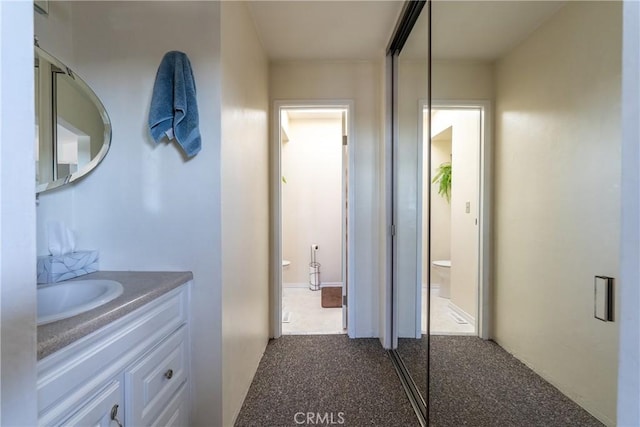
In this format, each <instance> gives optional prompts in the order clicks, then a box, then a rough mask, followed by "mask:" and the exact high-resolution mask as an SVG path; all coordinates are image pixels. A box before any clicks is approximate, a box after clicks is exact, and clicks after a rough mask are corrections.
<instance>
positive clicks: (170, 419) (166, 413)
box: [151, 384, 189, 427]
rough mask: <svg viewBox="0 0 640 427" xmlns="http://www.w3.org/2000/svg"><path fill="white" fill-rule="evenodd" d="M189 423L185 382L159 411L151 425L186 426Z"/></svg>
mask: <svg viewBox="0 0 640 427" xmlns="http://www.w3.org/2000/svg"><path fill="white" fill-rule="evenodd" d="M188 425H189V401H188V400H187V384H182V387H181V388H180V390H178V392H177V393H176V395H175V396H173V399H171V401H170V402H169V403H168V404H167V406H166V407H165V408H164V409H163V410H162V412H160V415H158V418H156V420H155V421H154V422H153V423H151V427H186V426H188Z"/></svg>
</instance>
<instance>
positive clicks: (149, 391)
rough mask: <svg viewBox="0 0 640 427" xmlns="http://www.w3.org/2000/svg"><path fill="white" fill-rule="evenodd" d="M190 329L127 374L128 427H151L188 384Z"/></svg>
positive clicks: (173, 336)
mask: <svg viewBox="0 0 640 427" xmlns="http://www.w3.org/2000/svg"><path fill="white" fill-rule="evenodd" d="M187 354H188V351H187V329H186V328H185V327H184V326H183V327H181V328H180V329H178V330H177V331H176V332H175V333H174V334H173V335H171V336H169V337H168V338H167V339H165V340H164V341H163V342H162V343H160V344H159V345H158V346H157V347H156V348H154V349H153V350H151V351H150V352H149V353H148V354H147V355H145V356H144V357H143V358H142V359H141V360H140V361H139V362H138V363H137V364H135V365H134V366H132V367H131V368H130V369H128V370H127V371H125V374H124V376H125V384H126V386H125V388H126V393H127V420H126V421H127V425H129V426H148V425H150V424H151V422H152V421H153V420H155V419H156V418H158V415H159V414H160V412H162V411H163V410H164V409H165V408H166V406H167V404H168V403H169V402H170V401H171V399H172V397H173V396H174V395H175V394H176V392H177V391H178V389H180V387H181V386H182V384H183V383H184V382H185V381H186V380H187V371H188V357H187Z"/></svg>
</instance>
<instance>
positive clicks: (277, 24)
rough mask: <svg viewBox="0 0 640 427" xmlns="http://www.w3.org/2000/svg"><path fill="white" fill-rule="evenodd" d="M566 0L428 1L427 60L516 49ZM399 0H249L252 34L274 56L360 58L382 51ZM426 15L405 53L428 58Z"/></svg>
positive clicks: (481, 56)
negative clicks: (429, 42) (430, 42)
mask: <svg viewBox="0 0 640 427" xmlns="http://www.w3.org/2000/svg"><path fill="white" fill-rule="evenodd" d="M564 3H565V1H558V0H556V1H521V0H514V1H483V0H475V1H455V0H436V1H434V3H433V6H432V11H433V16H432V23H433V30H432V31H433V33H432V34H433V52H432V55H433V58H434V59H451V60H457V59H465V60H486V61H491V60H495V59H497V58H499V57H501V56H502V55H504V54H505V53H507V52H508V51H509V50H511V49H512V48H514V47H515V46H516V45H517V44H519V43H520V42H521V41H522V40H524V39H525V38H526V37H527V36H528V35H529V34H531V33H532V32H533V31H534V30H535V29H536V28H537V27H538V26H540V24H541V23H542V22H544V21H545V20H546V19H548V18H549V17H550V16H551V15H553V14H554V13H555V12H556V11H557V10H558V9H559V8H560V7H561V6H562V5H564ZM402 6H403V2H402V1H396V0H377V1H331V0H324V1H318V0H298V1H250V2H249V9H250V12H251V15H252V16H253V19H254V22H255V24H256V28H257V31H258V35H259V37H260V39H261V41H262V43H263V45H264V47H265V49H266V51H267V54H268V56H269V58H271V59H275V60H314V59H334V60H358V59H376V58H381V57H383V56H384V53H385V49H386V47H387V45H388V43H389V39H390V38H391V34H392V33H393V29H394V28H395V25H396V22H397V20H398V17H399V15H400V12H401V10H402ZM425 16H426V14H425V13H423V14H422V15H421V17H420V19H419V20H418V23H417V24H416V27H415V28H414V32H412V34H411V36H410V38H409V40H408V41H407V45H406V46H405V49H404V50H403V53H402V56H403V57H413V58H419V57H422V58H424V57H425V56H426V48H425V44H426V42H425V40H426V19H425Z"/></svg>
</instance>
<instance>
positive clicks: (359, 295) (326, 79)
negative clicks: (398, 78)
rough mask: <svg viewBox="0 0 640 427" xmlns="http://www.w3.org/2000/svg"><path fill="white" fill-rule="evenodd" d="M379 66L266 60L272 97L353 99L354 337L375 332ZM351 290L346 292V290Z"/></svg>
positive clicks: (373, 64)
mask: <svg viewBox="0 0 640 427" xmlns="http://www.w3.org/2000/svg"><path fill="white" fill-rule="evenodd" d="M380 71H381V70H380V67H379V63H377V62H374V61H338V62H335V61H299V62H298V61H291V62H289V61H284V62H274V63H271V65H270V68H269V82H270V84H269V91H270V97H271V99H272V100H310V99H343V100H344V99H351V100H353V102H354V113H353V123H354V126H355V131H354V133H355V134H354V135H352V136H351V138H350V143H351V144H353V147H352V152H353V155H354V159H355V160H354V161H355V167H354V169H353V171H352V173H353V181H354V185H353V188H351V189H350V190H349V191H350V194H352V195H353V197H352V199H351V200H352V203H353V204H354V211H355V218H354V222H353V224H351V225H350V227H349V239H352V240H353V242H354V246H355V249H354V254H353V257H354V264H355V265H353V268H352V271H353V274H354V281H355V283H354V285H355V286H354V288H352V291H353V293H354V299H355V302H356V306H357V318H355V319H352V320H353V321H351V320H350V324H351V325H353V328H354V331H355V336H356V337H374V336H377V335H378V292H379V283H378V280H380V279H379V277H378V274H377V273H378V266H377V261H378V252H377V249H376V244H377V242H378V240H379V238H378V232H379V228H378V197H379V191H378V189H377V188H376V183H377V176H378V154H379V151H378V147H379V144H380V143H381V136H380V129H381V128H380V122H379V121H380V117H381V116H380V111H379V110H380V103H379V99H380V95H379V93H378V92H379V90H380V84H379V79H380V77H381V76H380ZM350 292H351V291H350Z"/></svg>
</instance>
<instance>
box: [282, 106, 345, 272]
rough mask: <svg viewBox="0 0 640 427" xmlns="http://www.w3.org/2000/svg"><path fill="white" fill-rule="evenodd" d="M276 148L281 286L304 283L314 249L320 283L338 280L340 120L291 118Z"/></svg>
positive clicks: (340, 187)
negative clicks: (284, 263) (279, 165)
mask: <svg viewBox="0 0 640 427" xmlns="http://www.w3.org/2000/svg"><path fill="white" fill-rule="evenodd" d="M288 128H289V142H286V143H284V144H282V152H281V153H282V154H281V155H282V175H283V176H284V177H286V180H287V183H286V184H282V257H283V258H284V259H287V260H289V261H291V265H290V266H289V267H288V268H284V269H283V271H282V282H283V283H284V284H288V283H289V284H296V283H297V284H300V283H302V284H308V282H309V262H310V261H311V260H310V246H311V245H312V244H317V245H318V253H317V262H319V263H320V264H321V267H320V280H321V281H322V283H323V284H324V283H327V282H331V283H340V282H342V207H341V206H342V119H341V118H334V119H291V120H290V121H289V126H288Z"/></svg>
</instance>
